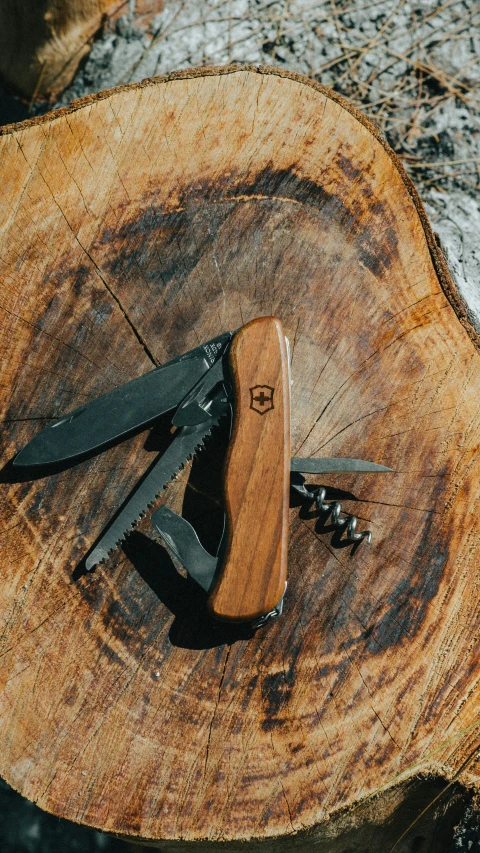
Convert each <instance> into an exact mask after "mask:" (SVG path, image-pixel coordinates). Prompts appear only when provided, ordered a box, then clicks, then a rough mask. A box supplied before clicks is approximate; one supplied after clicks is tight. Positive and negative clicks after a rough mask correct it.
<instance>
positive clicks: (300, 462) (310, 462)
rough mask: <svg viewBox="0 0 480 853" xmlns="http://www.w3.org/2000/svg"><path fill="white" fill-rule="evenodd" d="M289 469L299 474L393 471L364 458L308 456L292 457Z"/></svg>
mask: <svg viewBox="0 0 480 853" xmlns="http://www.w3.org/2000/svg"><path fill="white" fill-rule="evenodd" d="M290 470H291V471H295V472H298V473H301V474H333V473H335V472H337V471H339V472H354V473H356V472H358V473H364V474H370V473H371V474H382V473H387V472H388V471H393V469H392V468H387V467H386V466H385V465H378V464H377V463H376V462H367V461H366V460H365V459H350V458H348V457H344V458H342V457H337V458H336V459H335V458H331V459H330V458H328V457H325V458H323V459H322V458H318V459H314V458H310V459H300V458H299V457H293V458H292V459H291V460H290Z"/></svg>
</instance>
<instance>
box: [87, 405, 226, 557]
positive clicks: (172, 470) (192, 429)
mask: <svg viewBox="0 0 480 853" xmlns="http://www.w3.org/2000/svg"><path fill="white" fill-rule="evenodd" d="M217 423H218V418H217V419H211V420H210V421H209V422H207V423H202V424H197V425H196V426H185V427H182V428H181V430H179V433H178V435H177V436H176V438H175V439H174V441H173V442H172V444H171V445H170V446H169V447H168V448H167V450H166V451H165V453H164V454H163V455H162V456H160V458H159V459H158V461H157V462H156V464H155V466H154V467H153V468H152V470H151V471H150V473H149V474H147V476H146V477H145V479H144V480H143V481H142V482H141V483H140V485H139V486H138V488H137V489H136V490H135V491H134V492H133V494H132V496H131V497H130V499H129V500H128V503H127V504H125V506H124V508H123V509H122V511H121V512H120V513H119V515H117V517H116V518H114V519H113V521H112V523H111V524H110V525H109V526H108V527H107V528H106V530H105V532H104V533H103V535H102V537H101V539H100V540H99V542H98V543H97V545H96V546H95V548H94V549H93V551H92V552H91V553H90V554H89V555H88V557H87V559H86V561H85V566H86V568H87V569H88V570H89V571H90V569H93V567H94V566H95V565H97V563H101V561H102V560H105V559H106V558H107V557H108V555H109V554H110V552H111V551H113V550H114V549H115V548H116V547H117V545H119V544H120V542H121V541H122V540H123V539H124V538H125V536H126V535H127V533H128V532H129V531H130V530H131V529H132V528H133V527H134V525H135V524H136V523H137V522H138V520H139V519H140V518H141V517H142V515H143V514H144V513H145V512H146V510H147V509H148V506H149V504H151V503H152V502H153V501H154V500H155V499H156V498H157V497H158V495H159V494H160V493H161V491H162V489H163V488H164V486H165V485H166V484H167V483H168V482H169V481H170V480H171V479H172V478H173V477H174V475H175V474H176V473H177V472H178V471H179V469H180V468H181V467H182V466H183V465H184V464H185V462H187V460H188V459H189V458H190V457H191V456H192V455H193V453H194V452H195V451H196V450H197V449H198V448H199V447H200V446H201V445H202V444H203V441H204V439H205V438H206V436H207V435H209V433H210V431H211V429H212V427H214V426H216V424H217Z"/></svg>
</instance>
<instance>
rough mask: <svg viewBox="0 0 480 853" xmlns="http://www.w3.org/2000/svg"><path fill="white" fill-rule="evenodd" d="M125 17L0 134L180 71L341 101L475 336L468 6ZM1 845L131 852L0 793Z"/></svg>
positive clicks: (474, 844) (472, 3)
mask: <svg viewBox="0 0 480 853" xmlns="http://www.w3.org/2000/svg"><path fill="white" fill-rule="evenodd" d="M125 9H126V14H124V15H123V16H122V17H120V18H119V19H118V20H116V21H115V23H111V24H109V25H107V26H106V27H105V28H104V30H103V32H102V33H101V34H100V35H99V37H98V39H97V40H96V41H95V43H94V44H93V47H92V50H91V52H90V54H89V56H88V58H87V60H86V62H85V63H84V64H83V66H82V67H81V68H80V70H79V71H78V73H77V75H76V77H75V79H74V80H73V82H72V84H71V86H70V87H69V88H68V89H67V90H66V91H65V92H64V93H63V95H62V97H61V98H60V100H59V101H58V102H57V103H56V104H53V105H46V104H36V105H32V106H30V108H28V107H27V106H26V105H25V104H23V103H22V102H21V101H19V100H18V99H16V98H14V97H12V96H11V95H9V94H8V93H6V92H3V93H2V92H1V91H0V124H1V123H3V124H5V123H7V122H10V121H19V120H21V119H23V118H25V117H26V116H27V114H30V115H31V114H36V113H37V114H38V113H40V112H45V110H46V109H47V108H50V109H51V108H52V106H53V107H54V108H55V107H59V106H65V105H67V104H69V103H70V102H71V101H72V100H74V99H75V98H79V97H83V96H85V95H87V94H90V93H94V92H98V91H99V90H100V89H106V88H109V87H111V86H116V85H119V84H122V83H128V82H134V81H137V80H142V79H143V78H145V77H151V76H154V75H164V74H168V73H169V72H171V71H174V70H178V69H181V68H192V67H197V66H201V65H223V64H228V63H232V62H245V63H261V64H272V65H277V66H279V67H281V68H286V69H289V70H291V71H297V72H301V73H303V74H306V75H308V76H310V77H313V78H314V79H316V80H318V81H319V82H321V83H323V84H324V85H326V86H330V87H332V88H333V89H335V90H336V91H337V92H340V93H341V94H343V95H345V96H346V97H348V98H350V100H352V101H353V102H354V103H355V104H356V105H357V106H358V107H359V108H360V109H362V110H363V111H364V112H365V113H366V114H367V115H368V116H369V117H370V118H371V119H373V121H375V122H376V123H377V125H378V126H379V127H380V129H381V130H382V132H383V133H384V134H385V136H386V138H387V139H388V141H389V142H390V144H391V145H392V147H393V148H394V149H395V151H396V152H397V153H398V154H399V156H400V157H401V158H402V160H403V162H404V164H405V166H406V168H407V170H408V171H409V173H410V175H411V176H412V178H413V180H414V181H415V183H416V185H417V187H418V189H419V192H420V195H421V197H422V199H423V201H424V202H425V204H426V207H427V211H428V214H429V216H430V219H431V221H432V223H433V226H434V229H435V230H436V232H437V233H438V234H439V236H440V238H441V242H442V245H443V247H444V250H445V253H446V255H447V258H448V262H449V265H450V269H451V271H452V273H453V276H454V278H455V280H456V282H457V285H458V288H459V291H460V293H461V294H462V295H463V297H464V298H465V300H466V302H467V304H468V306H469V308H470V312H471V315H472V317H473V319H474V320H475V321H476V323H477V326H478V327H479V328H480V244H479V239H478V235H479V233H480V204H479V201H478V197H479V193H478V190H479V186H480V97H479V93H480V4H479V3H478V0H446V2H441V0H417V2H410V0H381V2H371V0H354V2H351V0H319V1H318V2H312V0H278V2H270V0H197V2H192V0H166V5H165V9H164V11H163V12H162V13H161V14H158V15H157V16H156V17H155V18H153V20H151V22H150V24H149V25H148V28H147V27H142V26H140V23H139V21H140V20H141V19H139V18H138V16H137V15H136V8H135V0H129V2H128V3H126V4H125ZM127 10H128V11H127ZM479 825H480V817H479V812H478V811H477V810H475V809H474V808H473V806H472V807H469V808H468V809H467V811H466V812H465V816H464V819H463V821H462V823H461V825H460V826H458V827H457V829H456V830H455V835H454V838H453V839H445V851H444V853H454V851H455V853H457V851H472V853H475V851H479V850H480V829H479ZM0 842H1V850H2V853H24V852H25V853H47V851H48V853H50V851H57V850H62V851H65V853H69V851H74V850H82V851H85V852H86V853H89V851H97V850H98V851H100V850H105V851H108V853H110V851H112V852H113V851H115V853H116V851H122V850H123V851H125V850H127V849H128V848H127V845H125V844H124V843H123V842H119V841H114V840H112V839H109V838H107V837H106V836H104V835H102V834H100V833H95V832H93V831H90V830H87V829H84V828H81V827H80V828H79V827H75V826H74V825H73V824H68V823H66V822H65V821H59V820H57V819H56V818H52V817H51V816H49V815H45V814H43V813H42V812H40V811H39V810H38V809H37V808H36V807H35V806H33V805H32V804H30V803H27V802H26V801H24V800H22V799H21V797H19V796H18V795H17V794H15V793H14V792H13V791H12V790H11V789H9V788H8V786H6V785H5V783H1V786H0ZM422 849H423V848H422Z"/></svg>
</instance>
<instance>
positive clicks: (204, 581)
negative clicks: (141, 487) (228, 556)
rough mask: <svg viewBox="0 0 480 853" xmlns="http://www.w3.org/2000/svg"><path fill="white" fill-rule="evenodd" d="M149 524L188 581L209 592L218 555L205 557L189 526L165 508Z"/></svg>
mask: <svg viewBox="0 0 480 853" xmlns="http://www.w3.org/2000/svg"><path fill="white" fill-rule="evenodd" d="M152 523H153V524H154V526H155V527H156V529H157V530H158V532H159V534H160V536H161V537H162V539H163V540H164V542H165V544H166V546H167V547H168V548H169V549H170V550H171V551H172V552H173V553H174V555H175V556H176V557H177V559H178V560H180V562H181V564H182V566H184V567H185V569H186V570H187V572H188V574H189V575H190V577H192V578H193V580H194V581H196V582H197V583H198V584H199V585H200V586H201V587H202V588H203V589H204V590H205V591H206V592H209V590H210V587H211V586H212V582H213V579H214V576H215V573H216V571H217V567H218V562H219V558H218V555H217V556H216V557H213V556H212V554H209V553H208V551H206V550H205V548H204V547H203V545H202V544H201V542H200V540H199V538H198V536H197V534H196V532H195V530H194V528H193V527H192V525H191V524H190V523H189V522H188V521H186V520H185V519H184V518H182V516H181V515H178V514H177V513H176V512H173V511H172V510H171V509H169V508H168V506H161V507H160V509H158V510H157V511H156V512H155V513H154V514H153V515H152Z"/></svg>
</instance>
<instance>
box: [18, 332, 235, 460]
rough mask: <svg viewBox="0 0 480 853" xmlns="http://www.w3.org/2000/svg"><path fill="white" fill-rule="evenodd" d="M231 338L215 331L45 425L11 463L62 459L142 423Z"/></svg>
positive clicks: (175, 398) (187, 387) (185, 387)
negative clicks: (214, 334)
mask: <svg viewBox="0 0 480 853" xmlns="http://www.w3.org/2000/svg"><path fill="white" fill-rule="evenodd" d="M231 337H232V336H231V334H230V332H226V333H225V334H223V335H219V336H218V337H217V338H214V339H213V340H211V341H208V343H206V344H202V346H200V347H197V348H196V349H194V350H191V351H190V352H187V353H185V354H184V355H181V356H179V357H178V358H175V359H173V361H169V362H168V363H167V364H164V365H163V366H161V367H157V368H156V369H155V370H152V371H150V372H149V373H145V374H144V375H143V376H139V377H138V378H137V379H133V380H132V381H131V382H127V383H126V384H125V385H122V386H121V387H120V388H115V389H114V390H113V391H110V392H109V393H108V394H103V395H102V396H101V397H97V399H96V400H92V402H91V403H87V405H85V406H82V407H81V408H79V409H75V411H73V412H70V414H68V415H65V416H64V417H62V418H60V419H59V420H57V421H55V422H54V423H51V424H49V425H48V426H47V427H45V429H43V430H42V431H41V432H39V433H38V434H37V435H36V436H34V438H32V440H31V441H30V442H29V443H28V444H27V445H26V446H25V447H24V448H23V449H22V450H21V451H20V452H19V453H18V454H17V456H16V457H15V459H14V462H13V464H14V465H15V466H16V467H20V466H22V467H32V466H39V465H51V464H54V463H59V462H66V461H68V460H70V459H74V458H75V457H76V456H81V455H82V454H84V453H89V452H91V451H93V450H97V449H98V448H99V447H101V446H102V445H104V444H108V443H109V442H111V441H115V440H117V439H119V438H122V437H123V436H125V435H127V434H128V433H129V432H131V431H132V430H136V429H141V428H142V427H145V426H147V425H148V424H149V423H151V421H152V420H154V419H155V418H157V417H158V416H159V415H161V414H163V413H164V412H167V411H168V410H169V409H172V408H173V407H174V406H177V405H178V404H179V403H180V402H181V401H182V400H183V398H184V397H185V395H187V394H189V392H190V391H191V389H192V388H193V387H194V386H195V385H196V383H197V382H199V380H200V379H201V378H202V376H204V375H205V374H206V373H207V372H208V371H209V370H210V368H211V367H212V366H213V365H214V364H216V363H217V362H218V361H219V360H220V359H221V358H222V356H223V354H224V352H225V350H226V349H227V347H228V345H229V343H230V341H231ZM207 420H208V417H207Z"/></svg>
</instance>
